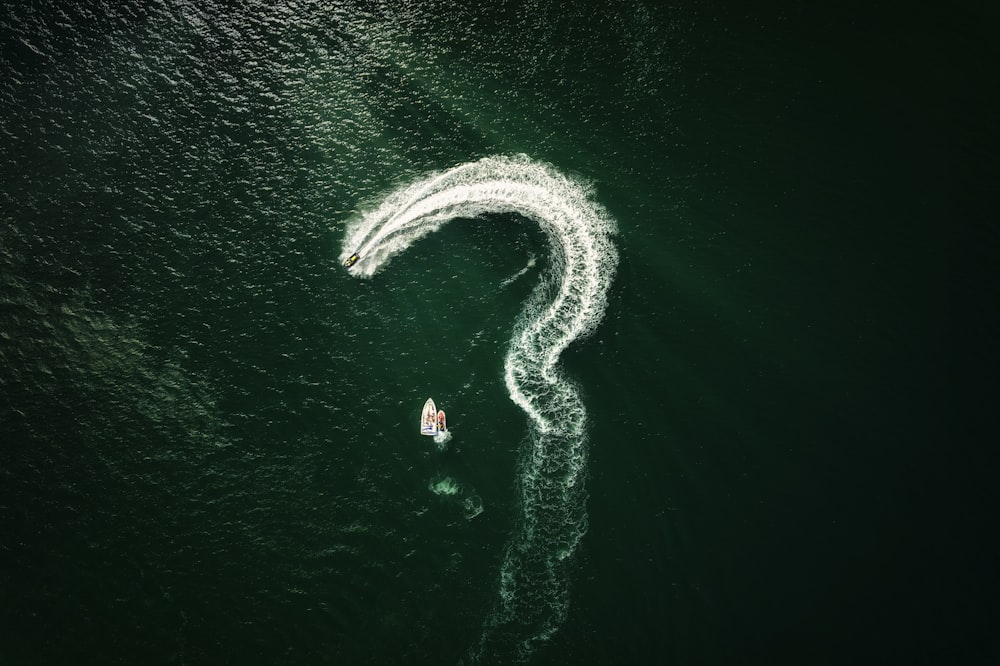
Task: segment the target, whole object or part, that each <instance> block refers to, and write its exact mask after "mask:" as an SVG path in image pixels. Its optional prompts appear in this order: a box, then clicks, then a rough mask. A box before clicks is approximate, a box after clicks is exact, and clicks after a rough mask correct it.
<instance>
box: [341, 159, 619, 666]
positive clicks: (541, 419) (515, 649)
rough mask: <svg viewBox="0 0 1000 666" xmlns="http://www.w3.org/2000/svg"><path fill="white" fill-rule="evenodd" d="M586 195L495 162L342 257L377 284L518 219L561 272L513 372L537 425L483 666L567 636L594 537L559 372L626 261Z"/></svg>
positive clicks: (394, 212)
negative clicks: (445, 244)
mask: <svg viewBox="0 0 1000 666" xmlns="http://www.w3.org/2000/svg"><path fill="white" fill-rule="evenodd" d="M590 195H591V190H590V188H589V186H587V185H586V184H583V183H580V182H577V181H575V180H572V179H570V178H567V177H566V176H564V175H562V174H561V173H559V172H558V171H556V170H555V169H554V168H553V167H551V166H549V165H546V164H542V163H539V162H534V161H532V160H530V159H528V158H527V157H526V156H523V155H520V156H513V157H506V156H504V157H488V158H485V159H482V160H479V161H477V162H470V163H468V164H462V165H460V166H457V167H454V168H452V169H449V170H447V171H444V172H441V173H437V174H433V175H430V176H428V177H426V178H423V179H421V180H419V181H417V182H415V183H413V184H411V185H409V186H406V187H403V188H401V189H399V190H397V191H395V192H393V193H391V194H389V195H388V196H387V197H386V198H385V200H384V201H383V203H382V204H381V205H379V206H378V208H377V209H375V210H374V211H371V212H369V213H368V214H366V215H364V216H363V217H362V218H361V219H359V220H357V221H356V222H354V223H353V224H351V225H350V226H349V228H348V230H347V234H346V237H345V240H344V245H343V248H342V253H341V257H340V259H341V261H342V262H343V261H345V260H346V259H347V258H348V257H350V256H351V254H353V253H354V252H357V253H358V255H359V256H360V257H361V258H360V259H359V260H358V262H357V263H355V264H354V266H353V267H351V268H350V269H349V270H350V272H351V273H352V274H353V275H355V276H357V277H370V276H372V275H374V274H375V273H376V272H377V271H378V270H379V269H380V268H382V267H383V266H385V264H386V263H387V262H388V261H389V260H390V259H391V258H392V257H393V256H395V255H396V254H397V253H399V252H401V251H403V250H404V249H406V248H407V247H409V246H410V244H411V243H413V242H414V241H416V240H418V239H419V238H422V237H423V236H426V235H427V234H429V233H431V232H433V231H436V230H437V229H438V228H440V227H441V225H443V224H444V223H445V222H447V221H448V220H451V219H453V218H456V217H460V218H471V217H478V216H482V215H487V214H491V213H492V214H496V213H518V214H520V215H521V216H523V217H526V218H528V219H531V220H534V221H535V222H537V223H538V224H539V226H540V227H541V228H542V230H543V231H544V232H545V234H546V235H547V237H548V241H549V246H550V251H551V254H552V256H551V257H550V261H549V265H548V267H547V269H546V271H545V272H544V274H543V276H542V279H541V282H540V284H539V285H538V287H536V289H535V291H534V292H533V294H532V296H531V297H530V298H529V300H528V303H527V305H526V306H525V308H524V310H523V311H522V313H521V315H520V317H519V319H518V321H517V323H516V325H515V328H514V333H513V336H512V338H511V341H510V347H509V349H508V350H507V357H506V359H505V362H504V380H505V383H506V385H507V390H508V391H509V393H510V397H511V399H512V400H513V401H514V402H515V403H517V405H519V406H520V407H521V408H522V409H523V410H524V411H525V413H527V415H528V417H529V418H530V423H531V429H530V432H529V435H528V437H527V439H526V442H525V444H524V448H523V450H522V453H521V456H520V460H519V468H518V479H517V490H518V494H519V499H520V510H521V515H520V519H519V520H518V524H517V526H516V528H515V532H514V534H513V535H512V537H511V540H510V542H509V543H508V544H507V547H506V551H505V555H504V561H503V564H502V565H501V568H500V581H499V598H498V601H497V604H496V606H495V607H494V609H493V611H492V612H491V613H490V615H489V616H488V617H487V618H486V620H485V621H484V624H483V635H482V637H481V639H480V641H479V642H478V644H477V645H475V646H474V647H473V648H472V650H471V651H470V654H469V659H470V660H471V661H477V660H480V659H481V660H482V661H486V662H490V663H492V662H497V663H506V662H510V661H524V660H526V659H527V658H528V656H529V655H530V654H531V652H532V651H533V649H534V647H535V645H536V644H538V643H539V642H541V641H544V640H546V639H547V638H548V637H550V636H551V635H552V634H553V633H554V632H555V631H556V629H558V627H559V626H560V625H561V624H562V622H563V620H564V619H565V617H566V612H567V610H568V608H569V573H570V572H569V569H568V567H569V563H570V560H571V557H570V556H571V555H572V554H573V553H574V552H575V550H576V547H577V545H578V544H579V542H580V539H581V538H582V536H583V534H584V532H585V531H586V527H587V513H586V505H585V500H586V496H585V493H584V488H583V481H584V473H585V470H586V462H587V450H586V446H585V444H586V442H585V433H586V427H585V426H586V410H585V409H584V406H583V403H582V401H581V400H580V396H579V393H578V391H577V390H576V388H575V387H574V386H573V384H572V383H571V382H570V381H569V380H568V379H567V378H566V377H564V376H563V374H562V373H561V372H560V370H559V368H558V367H557V365H556V362H557V361H558V359H559V355H560V353H562V351H563V350H564V349H565V348H566V346H567V345H569V344H570V343H571V342H572V341H573V340H575V339H577V338H578V337H580V336H581V335H585V334H587V333H589V332H590V331H592V330H593V329H594V328H595V327H596V326H597V324H598V322H600V320H601V317H602V316H603V314H604V310H605V306H606V302H607V291H608V287H609V285H610V283H611V279H612V277H613V275H614V272H615V267H616V265H617V260H618V254H617V251H616V250H615V247H614V245H613V244H612V242H611V238H610V237H611V235H612V234H613V233H614V232H615V225H614V222H613V221H612V220H611V218H610V217H609V216H608V214H607V213H606V211H605V210H604V209H603V208H602V207H601V206H600V205H598V204H597V203H595V202H594V201H593V200H592V199H591V198H590Z"/></svg>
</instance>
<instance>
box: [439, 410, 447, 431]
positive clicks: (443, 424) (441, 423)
mask: <svg viewBox="0 0 1000 666" xmlns="http://www.w3.org/2000/svg"><path fill="white" fill-rule="evenodd" d="M438 432H448V423H447V422H446V421H445V419H444V410H441V411H439V412H438Z"/></svg>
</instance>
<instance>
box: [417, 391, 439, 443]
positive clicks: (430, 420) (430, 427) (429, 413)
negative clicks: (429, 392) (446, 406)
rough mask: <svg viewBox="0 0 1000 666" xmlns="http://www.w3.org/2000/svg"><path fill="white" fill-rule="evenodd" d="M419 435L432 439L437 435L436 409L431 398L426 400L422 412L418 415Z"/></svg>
mask: <svg viewBox="0 0 1000 666" xmlns="http://www.w3.org/2000/svg"><path fill="white" fill-rule="evenodd" d="M420 434H421V435H430V436H432V437H433V436H434V435H436V434H438V419H437V407H435V406H434V400H433V399H432V398H427V402H425V403H424V410H423V412H422V413H421V414H420Z"/></svg>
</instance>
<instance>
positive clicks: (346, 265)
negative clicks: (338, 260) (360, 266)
mask: <svg viewBox="0 0 1000 666" xmlns="http://www.w3.org/2000/svg"><path fill="white" fill-rule="evenodd" d="M360 258H361V257H359V256H358V253H357V252H355V253H354V254H352V255H351V256H350V257H348V258H347V261H345V262H344V268H350V267H351V266H353V265H354V264H356V263H357V261H358V259H360Z"/></svg>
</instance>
